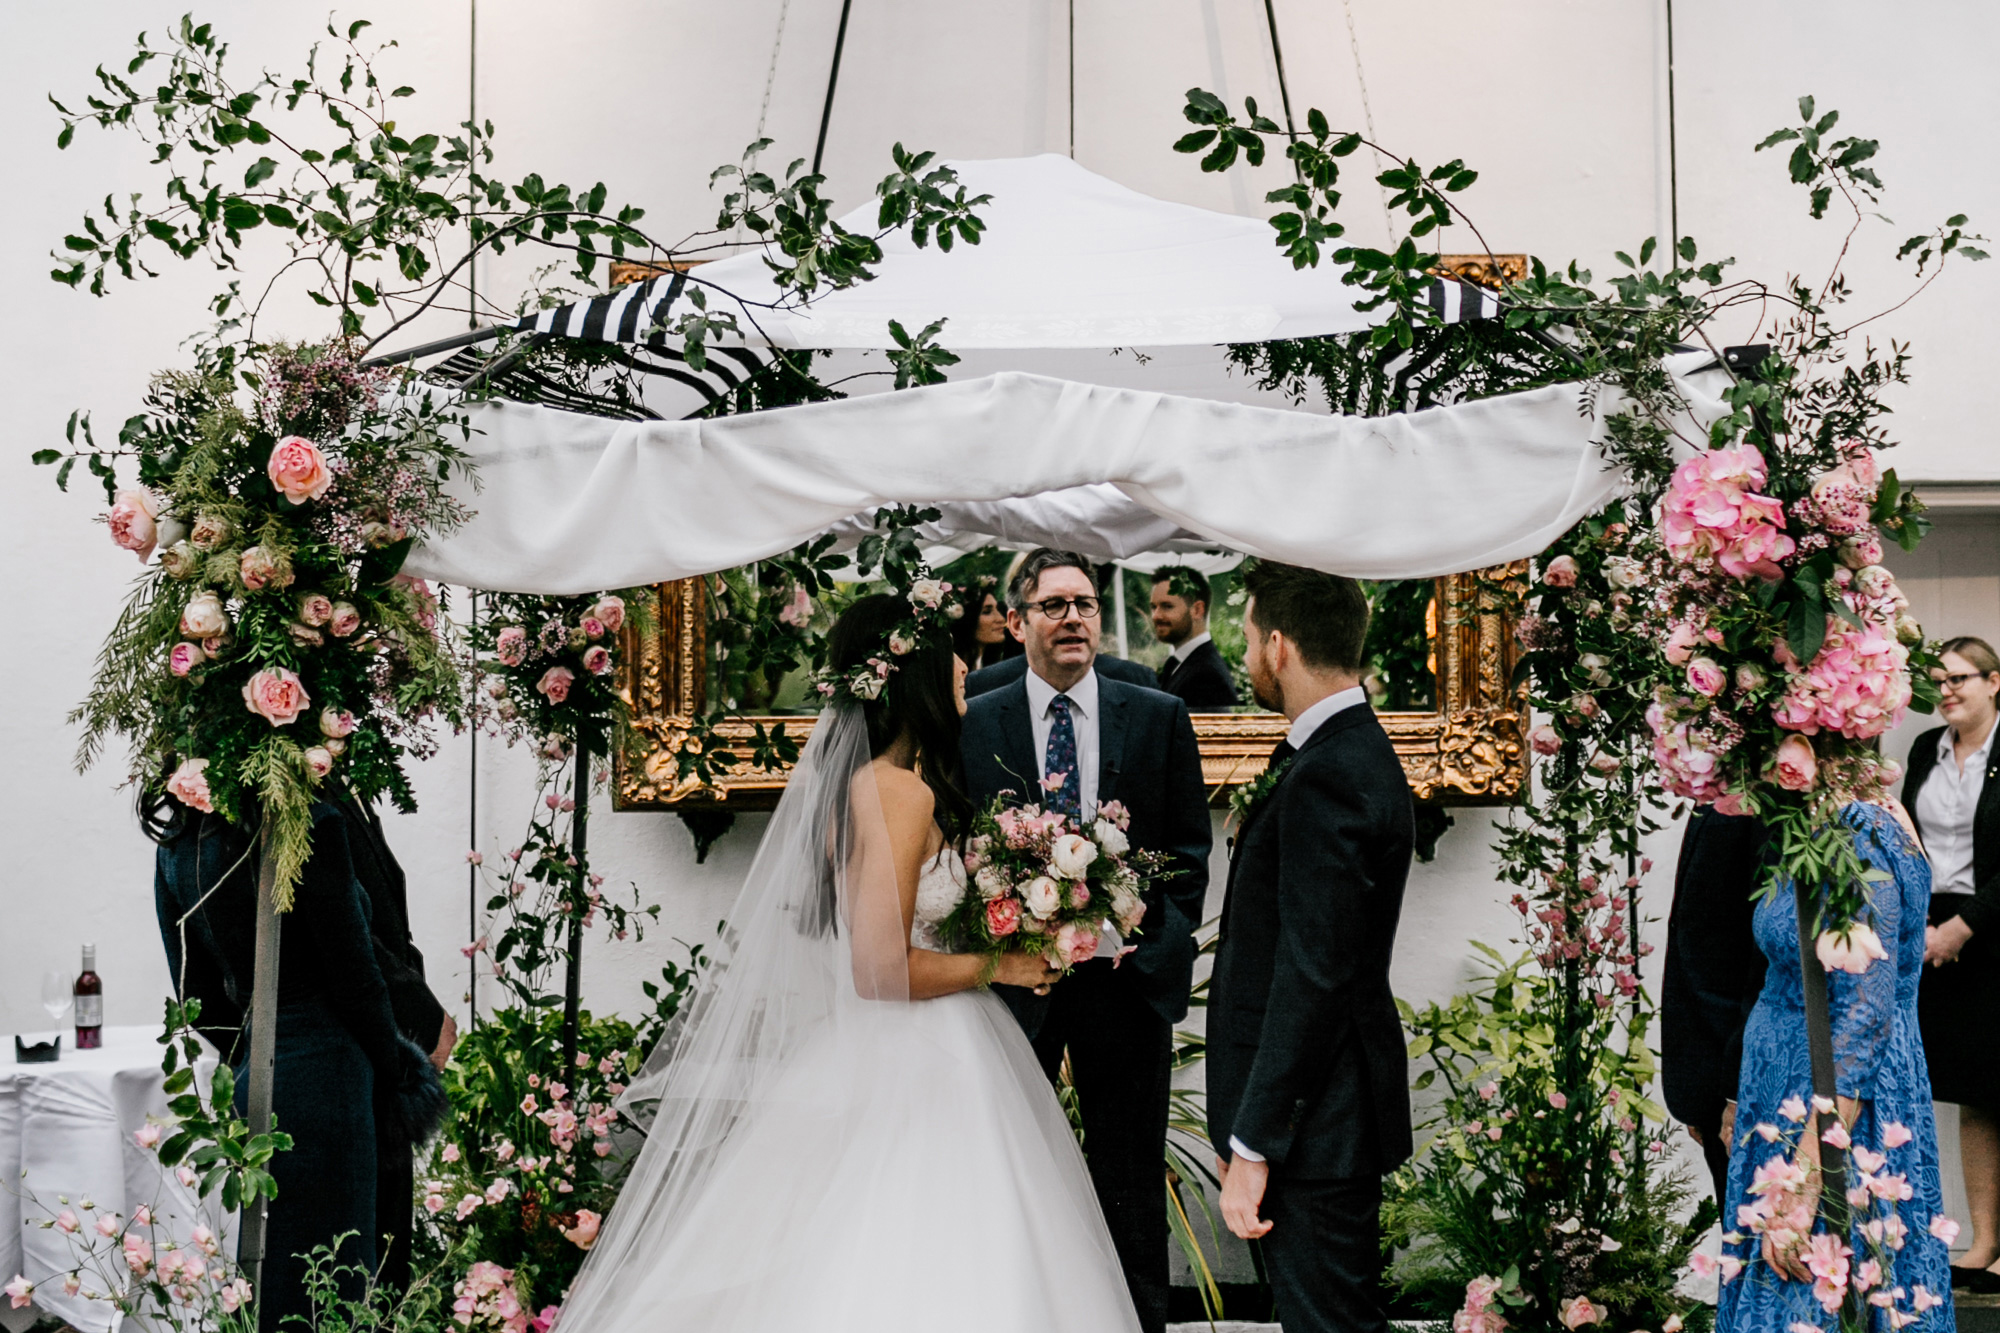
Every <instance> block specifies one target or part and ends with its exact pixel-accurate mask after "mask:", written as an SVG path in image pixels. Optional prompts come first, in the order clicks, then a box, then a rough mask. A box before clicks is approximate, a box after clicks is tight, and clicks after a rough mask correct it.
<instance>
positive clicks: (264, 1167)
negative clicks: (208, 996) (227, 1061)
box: [159, 1000, 292, 1211]
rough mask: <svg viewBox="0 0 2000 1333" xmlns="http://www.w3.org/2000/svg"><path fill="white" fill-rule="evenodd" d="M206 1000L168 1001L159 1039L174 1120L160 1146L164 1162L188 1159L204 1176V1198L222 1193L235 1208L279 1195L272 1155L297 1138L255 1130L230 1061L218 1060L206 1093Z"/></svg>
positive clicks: (175, 1163)
mask: <svg viewBox="0 0 2000 1333" xmlns="http://www.w3.org/2000/svg"><path fill="white" fill-rule="evenodd" d="M200 1018H201V1001H199V1000H189V1001H187V1002H186V1003H185V1004H182V1003H177V1002H176V1001H173V1000H168V1001H167V1002H166V1025H165V1029H164V1030H163V1031H162V1032H161V1034H160V1038H159V1042H160V1045H161V1046H162V1047H164V1048H165V1049H164V1052H163V1054H162V1055H161V1058H160V1069H161V1070H162V1071H163V1072H164V1073H165V1074H166V1082H165V1090H166V1094H167V1110H168V1111H170V1112H171V1113H172V1114H173V1117H174V1119H173V1123H172V1126H171V1128H170V1130H169V1132H168V1133H167V1135H166V1137H165V1138H164V1139H162V1140H161V1142H160V1146H159V1155H160V1165H162V1166H168V1167H172V1166H179V1165H181V1164H182V1163H186V1164H187V1165H188V1166H189V1167H192V1168H193V1169H194V1171H195V1173H196V1175H198V1176H199V1177H200V1182H199V1184H198V1185H197V1187H196V1188H197V1189H198V1191H199V1193H200V1195H201V1197H202V1198H208V1197H210V1196H211V1195H214V1196H216V1197H219V1198H220V1199H221V1201H222V1206H223V1207H224V1208H228V1209H230V1210H232V1211H234V1210H239V1209H242V1208H244V1207H246V1206H247V1205H248V1204H250V1203H251V1202H253V1201H255V1200H257V1199H260V1198H261V1199H274V1198H276V1197H277V1195H278V1184H277V1182H276V1181H275V1180H273V1179H272V1178H271V1171H270V1165H271V1158H272V1157H273V1156H274V1155H275V1154H277V1153H280V1152H283V1151H284V1150H285V1149H287V1148H290V1147H291V1146H292V1137H291V1135H289V1134H285V1133H282V1132H280V1131H278V1130H276V1129H273V1130H272V1131H271V1132H270V1133H268V1134H252V1133H251V1132H250V1126H249V1123H248V1122H247V1121H245V1120H244V1119H243V1118H242V1117H241V1116H239V1115H237V1114H236V1106H235V1096H236V1078H235V1075H234V1074H232V1073H231V1072H230V1069H229V1066H228V1065H218V1066H217V1067H216V1070H215V1073H214V1075H213V1076H212V1078H211V1079H210V1082H209V1087H208V1091H207V1093H206V1095H204V1094H203V1092H202V1089H201V1086H200V1084H199V1083H198V1082H197V1080H196V1077H195V1070H196V1066H197V1065H199V1064H200V1063H201V1061H202V1060H203V1059H204V1058H206V1053H205V1048H204V1046H203V1043H202V1040H201V1038H200V1037H199V1036H198V1035H197V1034H196V1032H195V1024H196V1022H198V1021H199V1020H200Z"/></svg>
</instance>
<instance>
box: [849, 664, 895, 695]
mask: <svg viewBox="0 0 2000 1333" xmlns="http://www.w3.org/2000/svg"><path fill="white" fill-rule="evenodd" d="M888 683H889V682H887V681H886V680H883V679H882V678H881V677H880V676H877V675H873V674H870V673H868V672H865V671H857V672H856V673H855V674H854V678H853V679H852V680H850V681H848V686H849V688H851V689H852V690H853V691H854V693H855V694H856V695H857V696H859V697H860V698H863V699H875V698H879V697H880V696H881V694H882V687H883V686H884V685H886V684H888Z"/></svg>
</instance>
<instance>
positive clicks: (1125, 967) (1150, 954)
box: [962, 673, 1212, 1333]
mask: <svg viewBox="0 0 2000 1333" xmlns="http://www.w3.org/2000/svg"><path fill="white" fill-rule="evenodd" d="M1097 691H1098V696H1097V697H1098V711H1099V718H1098V720H1097V726H1098V779H1097V799H1098V800H1099V801H1100V802H1102V801H1119V802H1122V803H1123V804H1124V805H1125V807H1126V808H1127V809H1128V810H1130V811H1131V812H1132V823H1131V828H1130V829H1129V830H1128V835H1127V836H1128V837H1129V838H1130V839H1131V842H1132V846H1133V847H1135V848H1139V849H1143V850H1150V851H1157V852H1164V853H1166V854H1167V856H1168V857H1169V858H1170V864H1169V866H1168V874H1169V875H1171V877H1170V878H1162V879H1161V880H1157V881H1155V882H1154V883H1153V884H1152V885H1150V886H1149V887H1148V889H1147V893H1146V919H1145V923H1144V925H1143V927H1142V933H1141V934H1140V936H1139V937H1138V939H1137V940H1136V941H1134V943H1135V944H1136V946H1137V948H1136V950H1135V951H1134V952H1133V953H1131V954H1129V955H1127V956H1126V957H1125V958H1124V959H1123V961H1122V962H1121V963H1120V964H1119V965H1118V966H1117V967H1115V968H1114V967H1113V965H1112V963H1111V961H1110V960H1108V959H1102V958H1098V959H1092V960H1091V961H1089V962H1087V963H1083V964H1081V965H1079V966H1078V967H1077V968H1076V969H1075V970H1074V971H1073V972H1072V973H1071V974H1070V975H1069V976H1068V977H1066V978H1064V979H1063V980H1062V981H1060V982H1058V983H1057V984H1056V986H1055V987H1054V989H1053V990H1052V991H1051V993H1050V994H1049V995H1047V996H1046V997H1039V996H1036V995H1034V994H1033V993H1032V992H1029V991H1026V990H1022V989H1020V988H1018V987H1013V986H996V987H995V988H994V990H995V992H996V993H998V994H999V995H1000V996H1001V997H1002V998H1003V999H1005V1000H1006V1002H1007V1007H1008V1008H1009V1009H1011V1010H1013V1012H1014V1016H1015V1017H1016V1018H1017V1019H1019V1020H1020V1023H1021V1026H1022V1028H1023V1029H1025V1030H1026V1031H1027V1034H1028V1037H1029V1040H1031V1041H1032V1042H1033V1043H1034V1046H1035V1053H1036V1055H1037V1056H1038V1057H1039V1058H1040V1059H1041V1062H1042V1068H1043V1069H1044V1070H1045V1071H1046V1072H1047V1073H1048V1075H1049V1077H1050V1079H1051V1080H1053V1079H1054V1078H1055V1077H1056V1074H1057V1071H1058V1070H1059V1069H1060V1068H1061V1065H1062V1059H1063V1054H1064V1052H1065V1050H1067V1052H1068V1053H1069V1057H1070V1072H1071V1075H1072V1077H1073V1078H1074V1079H1075V1082H1076V1090H1077V1100H1078V1103H1079V1107H1080V1110H1081V1112H1082V1116H1083V1134H1084V1147H1085V1155H1086V1156H1087V1157H1088V1159H1089V1162H1090V1178H1091V1181H1092V1183H1093V1184H1094V1185H1095V1186H1096V1188H1097V1197H1098V1201H1099V1203H1100V1204H1102V1206H1103V1208H1104V1217H1105V1222H1106V1223H1107V1224H1108V1225H1109V1227H1110V1229H1111V1240H1112V1243H1113V1244H1114V1245H1116V1246H1117V1249H1118V1257H1119V1262H1120V1263H1121V1264H1122V1265H1123V1267H1124V1269H1125V1279H1126V1282H1127V1284H1128V1285H1129V1286H1130V1288H1131V1291H1132V1302H1133V1305H1134V1306H1135V1307H1136V1308H1137V1309H1138V1312H1139V1323H1140V1326H1141V1328H1143V1329H1144V1330H1146V1333H1160V1330H1162V1329H1164V1328H1165V1326H1166V1317H1167V1212H1166V1189H1165V1186H1164V1184H1163V1183H1162V1177H1161V1173H1162V1171H1163V1170H1164V1166H1165V1163H1164V1155H1163V1154H1164V1147H1165V1143H1166V1136H1167V1099H1168V1064H1169V1062H1170V1060H1171V1057H1172V1053H1173V1025H1174V1024H1175V1023H1176V1022H1178V1021H1179V1020H1180V1019H1182V1018H1184V1017H1186V1015H1187V1010H1188V988H1189V985H1190V983H1191V981H1192V979H1193V973H1194V941H1193V932H1194V928H1195V926H1196V925H1197V924H1199V922H1200V919H1201V904H1202V898H1203V896H1204V895H1205V894H1206V892H1207V890H1208V853H1209V846H1210V843H1211V841H1212V836H1211V831H1210V829H1211V826H1210V821H1209V813H1208V800H1207V794H1206V791H1205V789H1204V787H1203V785H1202V776H1201V754H1200V751H1199V749H1198V748H1197V747H1196V743H1195V736H1194V724H1193V723H1192V721H1190V720H1189V718H1188V710H1187V705H1185V704H1183V703H1182V702H1181V701H1180V700H1178V699H1175V698H1173V697H1172V696H1171V695H1166V694H1162V693H1160V692H1159V691H1158V690H1150V689H1144V688H1141V687H1139V686H1136V685H1129V684H1126V683H1125V682H1123V681H1118V680H1114V679H1112V678H1110V677H1109V676H1105V675H1103V674H1101V673H1100V674H1099V675H1098V677H1097ZM1028 710H1029V704H1028V691H1027V686H1026V683H1025V680H1024V679H1023V680H1016V681H1015V682H1014V683H1012V684H1010V685H1006V686H1002V687H1001V688H1000V689H997V690H994V691H992V692H991V693H988V694H983V695H981V696H980V697H978V698H976V699H974V700H972V701H971V705H970V707H969V708H968V710H967V712H966V716H965V731H964V736H963V744H962V748H963V751H964V755H965V774H966V781H967V786H968V788H969V789H970V790H971V792H972V796H973V799H974V800H976V801H980V802H984V801H986V800H988V799H990V798H991V797H993V796H994V795H995V794H997V793H999V792H1003V791H1012V792H1015V793H1018V794H1019V803H1022V804H1025V803H1027V802H1029V801H1031V800H1038V799H1039V797H1040V793H1039V792H1038V791H1037V790H1036V786H1035V783H1036V780H1037V778H1038V776H1039V775H1040V765H1039V763H1038V761H1037V756H1036V754H1035V741H1034V731H1033V726H1032V723H1031V721H1030V718H1029V716H1028Z"/></svg>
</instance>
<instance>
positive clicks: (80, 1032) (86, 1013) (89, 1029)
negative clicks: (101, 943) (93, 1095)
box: [71, 944, 104, 1051]
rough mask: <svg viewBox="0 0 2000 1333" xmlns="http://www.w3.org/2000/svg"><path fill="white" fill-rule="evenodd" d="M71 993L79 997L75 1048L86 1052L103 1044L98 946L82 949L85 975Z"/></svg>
mask: <svg viewBox="0 0 2000 1333" xmlns="http://www.w3.org/2000/svg"><path fill="white" fill-rule="evenodd" d="M71 994H73V995H74V996H75V997H76V1048H77V1049H78V1050H79V1051H87V1050H91V1049H94V1048H95V1047H98V1046H102V1045H103V1044H104V978H102V977H100V976H98V975H97V946H96V945H95V944H86V945H84V946H83V972H82V973H81V974H80V975H79V976H78V977H77V979H76V985H75V987H73V988H72V990H71Z"/></svg>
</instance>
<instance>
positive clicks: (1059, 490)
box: [406, 353, 1723, 594]
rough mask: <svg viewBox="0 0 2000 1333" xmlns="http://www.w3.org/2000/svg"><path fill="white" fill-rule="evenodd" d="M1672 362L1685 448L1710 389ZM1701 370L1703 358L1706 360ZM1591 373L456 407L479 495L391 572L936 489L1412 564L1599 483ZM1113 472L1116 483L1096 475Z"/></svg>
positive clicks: (1068, 520)
mask: <svg viewBox="0 0 2000 1333" xmlns="http://www.w3.org/2000/svg"><path fill="white" fill-rule="evenodd" d="M1712 360H1713V358H1712V357H1709V356H1708V355H1707V354H1705V353H1690V354H1686V355H1684V356H1680V357H1676V358H1673V359H1672V360H1670V361H1669V363H1668V364H1669V368H1670V369H1671V370H1673V371H1674V372H1676V378H1677V382H1678V383H1679V384H1680V387H1681V391H1682V395H1683V399H1684V405H1685V409H1686V410H1685V412H1684V414H1683V416H1682V418H1681V419H1680V420H1679V422H1678V423H1676V424H1677V428H1678V429H1679V430H1680V433H1681V434H1682V436H1683V438H1684V439H1685V440H1686V441H1687V442H1688V443H1690V444H1692V443H1694V442H1696V441H1698V440H1699V439H1701V438H1704V437H1705V431H1706V426H1707V424H1708V422H1710V421H1712V420H1714V419H1715V418H1716V417H1718V416H1719V415H1721V413H1722V410H1723V409H1722V404H1721V403H1720V401H1719V400H1718V399H1717V398H1716V397H1715V390H1716V389H1717V388H1718V387H1719V386H1718V385H1716V384H1715V383H1714V382H1713V379H1711V377H1709V376H1697V375H1692V374H1691V372H1692V371H1693V370H1694V369H1695V368H1696V367H1697V366H1700V365H1702V364H1705V363H1708V362H1711V361H1712ZM1714 378H1715V379H1719V378H1720V376H1719V374H1718V375H1716V376H1715V377H1714ZM1621 406H1622V403H1621V401H1620V399H1619V398H1618V396H1617V395H1616V394H1614V393H1611V392H1608V391H1598V392H1595V393H1593V392H1590V391H1588V390H1586V388H1585V387H1583V386H1579V385H1557V386H1552V387H1549V388H1544V389H1537V390H1534V391H1532V392H1528V393H1519V394H1510V395H1506V396H1503V397H1498V398H1490V399H1485V400H1482V401H1478V402H1471V403H1462V404H1459V405H1456V406H1452V407H1445V408H1437V409H1433V410H1431V411H1426V412H1418V413H1412V414H1407V415H1399V416H1388V417H1372V418H1360V417H1333V416H1322V415H1318V414H1315V413H1309V412H1295V411H1285V410H1280V409H1275V408H1268V407H1253V406H1247V405H1243V404H1237V403H1218V402H1207V401H1201V400H1196V399H1189V398H1177V397H1174V396H1172V395H1169V394H1161V393H1149V392H1140V391H1136V390H1130V389H1112V388H1105V387H1102V386H1097V385H1089V384H1076V383H1070V382H1067V381H1063V380H1055V379H1047V378H1044V377H1041V376H1035V375H1022V374H1011V373H1010V374H1000V375H992V376H988V377H986V378H984V379H976V380H968V381H964V382H962V383H953V384H944V385H937V386H933V387H929V388H922V389H910V390H905V391H903V392H900V393H887V394H876V395H871V396H869V397H865V398H852V399H847V400H844V401H839V402H830V403H817V404H812V405H808V406H803V407H792V408H781V409H776V410H773V411H768V412H757V413H751V414H747V415H742V416H732V417H724V418H720V419H716V420H708V421H646V422H621V421H610V420H605V419H602V418H598V417H590V416H584V415H580V414H577V413H572V412H564V411H559V410H556V409H553V408H544V407H533V406H524V405H520V404H514V403H495V404H491V405H486V406H482V407H479V408H477V409H476V410H475V411H474V413H473V425H474V428H475V429H476V431H477V432H478V434H477V435H476V436H475V437H474V439H473V441H472V444H471V450H472V452H473V454H474V455H475V456H476V458H477V459H478V461H479V476H478V483H477V489H476V490H475V489H473V488H472V487H470V486H468V487H466V488H465V490H464V492H463V495H462V498H463V499H464V500H465V502H466V503H467V504H468V505H470V506H471V507H472V508H473V509H475V510H476V511H477V513H476V516H475V517H474V518H473V519H472V520H471V521H470V522H468V523H467V524H466V525H465V526H464V527H462V528H460V529H459V530H458V531H456V532H454V533H451V534H450V535H448V536H445V537H443V538H440V539H437V540H435V541H433V542H431V543H429V544H427V545H424V546H421V547H419V548H418V549H417V550H416V551H415V552H413V553H412V555H411V557H410V560H409V563H408V565H407V566H406V569H407V572H409V573H411V574H417V575H421V576H424V577H428V578H433V579H439V580H442V581H445V582H450V583H458V584H465V585H469V586H472V587H478V588H490V589H497V590H506V591H513V592H531V593H544V594H569V593H582V592H589V591H592V590H595V589H600V588H619V587H631V586H637V585H641V584H649V583H655V582H659V581H661V580H665V579H674V578H685V577H691V576H693V575H698V574H705V573H710V572H713V571H715V570H718V569H726V568H730V567H732V566H735V565H740V564H744V563H746V562H749V561H752V560H758V559H762V558H764V557H767V556H771V555H776V554H778V553H780V552H782V551H785V550H788V549H790V548H791V547H793V546H796V545H798V544H799V543H800V542H802V541H805V540H808V539H809V538H812V537H814V536H816V535H818V534H820V533H823V532H826V531H828V530H829V529H831V528H833V527H835V526H836V525H838V524H840V523H842V522H843V520H848V519H850V518H851V517H853V516H855V515H865V514H866V513H868V512H870V511H872V510H874V509H875V508H877V507H878V506H882V505H891V504H906V503H907V504H938V505H940V506H942V507H943V508H944V509H945V512H946V515H947V521H946V522H945V523H943V524H940V525H938V527H937V529H936V530H934V531H933V532H932V533H930V534H927V535H928V536H930V537H931V538H933V539H936V540H949V539H950V538H951V536H952V532H951V530H952V529H953V528H954V526H959V525H962V526H960V527H959V530H960V531H962V532H963V533H965V534H966V536H967V537H968V539H969V540H971V541H973V542H976V541H977V540H979V539H981V538H986V537H994V538H1004V539H1007V540H1009V541H1014V542H1020V541H1060V542H1062V543H1065V544H1069V545H1078V546H1084V547H1086V548H1088V549H1090V550H1091V551H1092V552H1093V553H1095V554H1098V555H1102V556H1107V557H1123V556H1128V555H1133V554H1137V553H1139V552H1141V551H1145V550H1153V549H1158V548H1159V547H1160V546H1161V545H1162V544H1165V543H1172V542H1182V543H1186V542H1195V543H1201V544H1212V545H1215V546H1219V547H1226V548H1230V549H1233V550H1237V551H1242V552H1244V553H1246V554H1250V555H1258V556H1264V557H1268V558H1271V559H1276V560H1283V561H1287V562H1289V563H1293V564H1301V565H1309V566H1312V567H1314V568H1318V569H1324V570H1329V571H1332V572H1335V573H1340V574H1347V575H1351V576H1354V577H1359V578H1378V579H1388V578H1427V577H1432V576H1435V575H1441V574H1448V573H1455V572H1459V571H1462V570H1468V569H1477V568H1480V567H1483V566H1486V565H1492V564H1497V563H1500V562H1502V561H1506V560H1513V559H1518V558H1521V557H1523V556H1528V555H1532V554H1534V553H1535V552H1537V551H1540V550H1541V549H1542V548H1543V547H1545V546H1546V545H1547V544H1548V543H1549V542H1550V541H1551V540H1553V539H1554V538H1555V537H1556V536H1557V535H1559V534H1560V533H1562V532H1563V531H1565V530H1566V529H1567V528H1569V527H1570V525H1572V524H1573V523H1575V522H1576V521H1577V520H1578V519H1579V518H1581V517H1582V516H1583V515H1585V514H1587V513H1589V512H1591V511H1592V510H1593V509H1596V508H1597V507H1599V506H1600V505H1602V504H1603V503H1604V502H1605V501H1606V500H1607V499H1609V498H1610V497H1611V495H1612V494H1613V493H1614V492H1615V491H1616V490H1617V488H1618V487H1619V485H1620V478H1619V476H1618V474H1617V473H1616V472H1615V471H1614V470H1613V469H1611V468H1610V467H1609V466H1608V465H1607V463H1606V462H1605V460H1604V457H1603V454H1602V451H1601V449H1600V448H1599V444H1600V441H1601V440H1602V437H1603V432H1604V423H1605V419H1606V418H1607V417H1608V416H1609V415H1610V414H1612V413H1614V412H1616V411H1618V410H1619V409H1620V407H1621ZM1114 490H1115V495H1114V494H1113V491H1114Z"/></svg>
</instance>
